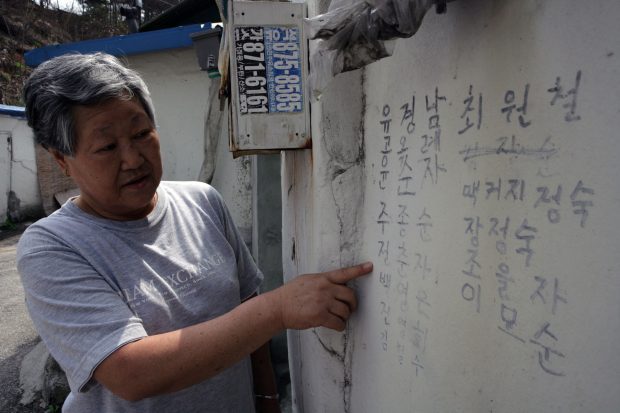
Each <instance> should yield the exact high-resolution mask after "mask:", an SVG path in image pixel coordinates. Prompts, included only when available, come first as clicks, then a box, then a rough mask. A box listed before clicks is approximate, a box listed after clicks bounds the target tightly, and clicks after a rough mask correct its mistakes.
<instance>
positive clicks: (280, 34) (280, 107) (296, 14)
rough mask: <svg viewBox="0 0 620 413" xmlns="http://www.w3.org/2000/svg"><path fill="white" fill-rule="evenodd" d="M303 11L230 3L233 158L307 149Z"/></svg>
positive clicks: (265, 4)
mask: <svg viewBox="0 0 620 413" xmlns="http://www.w3.org/2000/svg"><path fill="white" fill-rule="evenodd" d="M305 15H306V5H305V4H302V3H286V2H283V3H281V2H261V1H252V2H241V1H230V2H229V10H228V16H229V24H228V33H227V35H228V41H229V48H230V62H231V66H230V78H231V104H230V149H231V151H232V152H233V153H235V155H243V154H249V153H259V152H269V151H275V150H282V149H300V148H307V147H309V146H310V145H311V139H310V133H309V131H310V110H309V103H308V96H307V90H306V79H307V74H308V46H307V44H308V43H307V41H306V37H305V33H304V27H303V18H304V17H305Z"/></svg>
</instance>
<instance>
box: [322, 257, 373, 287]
mask: <svg viewBox="0 0 620 413" xmlns="http://www.w3.org/2000/svg"><path fill="white" fill-rule="evenodd" d="M371 271H372V262H370V261H368V262H365V263H363V264H359V265H355V266H353V267H346V268H340V269H338V270H334V271H330V272H328V273H327V274H326V276H327V279H328V280H330V281H331V282H333V283H336V284H345V283H347V282H349V281H351V280H353V279H355V278H357V277H361V276H362V275H366V274H368V273H369V272H371Z"/></svg>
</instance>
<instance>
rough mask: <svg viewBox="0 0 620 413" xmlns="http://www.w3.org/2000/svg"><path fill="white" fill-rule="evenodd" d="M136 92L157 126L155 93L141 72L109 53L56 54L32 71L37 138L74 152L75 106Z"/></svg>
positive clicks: (30, 99)
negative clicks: (139, 73)
mask: <svg viewBox="0 0 620 413" xmlns="http://www.w3.org/2000/svg"><path fill="white" fill-rule="evenodd" d="M134 97H137V98H138V100H139V101H140V103H141V104H142V106H143V107H144V110H145V112H146V114H147V115H148V117H149V118H150V119H151V122H153V125H155V112H154V109H153V103H152V102H151V96H150V94H149V90H148V88H147V87H146V84H145V83H144V81H143V80H142V78H141V77H140V75H138V73H137V72H136V71H134V70H131V69H128V68H127V67H125V66H124V65H123V64H122V63H121V62H120V61H119V60H118V59H117V58H115V57H114V56H111V55H109V54H105V53H94V54H69V55H63V56H58V57H55V58H53V59H50V60H48V61H46V62H45V63H43V64H41V65H40V66H38V67H37V68H36V69H35V70H34V71H33V72H32V74H31V75H30V77H29V78H28V80H27V81H26V84H25V86H24V101H25V102H26V117H27V119H28V126H30V127H31V128H32V130H33V131H34V136H35V139H36V141H37V143H39V144H41V145H42V146H43V147H44V148H46V149H55V150H57V151H59V152H61V153H63V154H65V155H69V156H73V155H74V154H75V149H76V136H75V128H74V126H75V125H74V124H75V120H74V118H73V108H74V107H75V106H91V105H96V104H99V103H102V102H104V101H106V100H108V99H133V98H134Z"/></svg>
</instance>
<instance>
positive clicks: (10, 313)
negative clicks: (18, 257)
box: [0, 225, 44, 413]
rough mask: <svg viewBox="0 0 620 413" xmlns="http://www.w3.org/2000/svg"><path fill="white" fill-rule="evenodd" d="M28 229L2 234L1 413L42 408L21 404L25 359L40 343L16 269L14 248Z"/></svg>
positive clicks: (0, 278) (2, 231)
mask: <svg viewBox="0 0 620 413" xmlns="http://www.w3.org/2000/svg"><path fill="white" fill-rule="evenodd" d="M24 229H25V225H21V226H19V227H18V228H16V229H13V230H0V314H1V317H0V412H2V413H26V412H27V413H39V412H44V409H43V408H41V407H39V406H22V405H20V404H19V401H20V399H21V390H20V387H19V370H20V366H21V362H22V359H23V358H24V356H25V355H26V354H27V353H28V352H29V351H30V350H32V348H33V347H34V346H35V345H36V344H37V343H38V342H39V339H38V335H37V333H36V332H35V330H34V327H33V326H32V322H31V321H30V318H29V317H28V312H27V311H26V305H25V303H24V291H23V289H22V285H21V282H20V280H19V275H18V274H17V268H16V267H15V248H16V246H17V241H18V240H19V237H20V236H21V233H22V232H23V230H24Z"/></svg>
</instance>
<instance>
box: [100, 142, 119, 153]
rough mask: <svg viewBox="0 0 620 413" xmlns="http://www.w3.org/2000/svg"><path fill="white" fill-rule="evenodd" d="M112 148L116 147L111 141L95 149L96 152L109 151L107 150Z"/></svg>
mask: <svg viewBox="0 0 620 413" xmlns="http://www.w3.org/2000/svg"><path fill="white" fill-rule="evenodd" d="M114 148H116V144H114V143H111V144H109V145H106V146H104V147H102V148H99V149H98V150H97V152H109V151H111V150H114Z"/></svg>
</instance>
